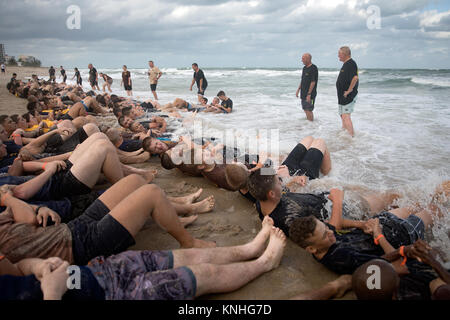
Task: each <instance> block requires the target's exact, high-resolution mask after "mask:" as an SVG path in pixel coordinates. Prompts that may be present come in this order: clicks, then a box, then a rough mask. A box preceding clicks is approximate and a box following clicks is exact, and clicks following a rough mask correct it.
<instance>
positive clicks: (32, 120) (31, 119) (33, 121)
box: [22, 112, 39, 127]
mask: <svg viewBox="0 0 450 320" xmlns="http://www.w3.org/2000/svg"><path fill="white" fill-rule="evenodd" d="M22 117H23V118H24V119H25V121H26V122H27V124H28V126H29V127H32V126H35V125H37V124H39V122H38V121H37V119H36V118H35V117H34V116H33V115H32V114H31V113H29V112H27V113H24V114H23V115H22Z"/></svg>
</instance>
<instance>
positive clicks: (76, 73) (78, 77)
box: [75, 71, 81, 80]
mask: <svg viewBox="0 0 450 320" xmlns="http://www.w3.org/2000/svg"><path fill="white" fill-rule="evenodd" d="M75 76H76V77H77V80H79V79H80V78H81V75H80V71H77V72H75Z"/></svg>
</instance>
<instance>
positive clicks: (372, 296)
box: [351, 240, 450, 300]
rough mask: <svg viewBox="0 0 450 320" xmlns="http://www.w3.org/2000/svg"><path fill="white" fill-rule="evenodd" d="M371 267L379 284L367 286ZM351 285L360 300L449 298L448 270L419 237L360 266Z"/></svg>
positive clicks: (371, 272) (370, 275) (449, 282)
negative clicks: (377, 276) (371, 286)
mask: <svg viewBox="0 0 450 320" xmlns="http://www.w3.org/2000/svg"><path fill="white" fill-rule="evenodd" d="M375 269H376V270H378V275H379V279H380V280H379V286H378V287H375V286H374V287H373V288H372V289H369V288H368V286H367V283H369V282H370V281H371V279H369V278H371V277H373V274H374V270H375ZM351 284H352V289H353V291H354V292H355V294H356V297H357V298H358V299H360V300H450V272H449V270H447V269H446V268H445V267H444V266H443V265H442V264H441V263H440V262H439V261H437V260H436V253H435V252H434V249H432V248H431V247H430V246H429V245H428V244H427V243H426V242H424V241H422V240H418V241H416V242H415V243H414V244H412V245H408V246H403V247H400V248H399V249H397V250H394V251H392V253H390V254H386V255H385V256H383V259H373V260H370V261H368V262H366V263H365V264H363V265H361V266H360V267H359V268H357V269H356V270H355V272H354V273H353V276H352V282H351Z"/></svg>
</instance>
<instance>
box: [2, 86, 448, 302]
mask: <svg viewBox="0 0 450 320" xmlns="http://www.w3.org/2000/svg"><path fill="white" fill-rule="evenodd" d="M14 87H15V88H16V90H17V91H18V92H20V96H22V97H25V96H26V98H27V99H28V100H29V105H28V109H29V116H25V117H23V116H22V117H20V116H17V117H14V119H13V117H8V116H1V117H0V125H1V127H0V139H1V141H2V143H1V147H0V161H1V167H2V168H1V172H2V175H1V176H0V185H1V188H0V194H1V195H0V206H1V207H2V209H3V210H4V211H3V213H1V214H0V287H2V290H1V292H0V299H62V298H64V299H160V300H165V299H193V298H195V297H199V296H202V295H204V294H208V293H219V292H230V291H234V290H236V289H238V288H241V287H242V286H244V285H246V284H247V283H248V282H250V281H252V280H253V279H255V278H257V277H259V276H260V275H262V274H263V273H265V272H268V271H270V270H273V269H275V268H277V267H278V266H279V264H280V262H281V259H282V257H283V252H284V247H285V245H286V237H289V238H290V239H291V240H292V241H293V242H294V243H296V244H297V245H299V247H301V248H303V249H305V250H306V251H308V252H310V253H311V254H312V256H313V257H314V259H315V260H316V261H317V262H319V263H321V264H323V265H324V266H325V267H327V268H328V269H330V270H332V271H334V272H336V273H338V274H340V275H341V276H340V277H339V278H338V279H336V280H334V281H332V282H330V283H327V284H326V285H324V286H323V287H321V288H318V289H314V290H311V291H309V292H304V293H301V294H299V295H298V296H295V297H293V298H296V299H330V298H336V297H340V296H342V295H343V294H344V293H345V292H346V291H348V290H350V289H352V290H353V291H354V292H355V294H356V296H357V297H358V298H360V299H401V300H403V299H421V300H426V299H449V284H450V274H449V271H448V270H446V269H445V268H444V267H443V265H442V264H441V263H440V262H439V260H438V259H437V257H436V252H435V250H434V249H432V248H431V247H430V246H429V245H428V244H427V243H425V242H424V236H425V230H426V229H427V228H430V226H431V225H432V224H433V222H434V221H436V219H438V218H439V217H440V216H442V215H443V214H445V210H443V209H442V208H443V207H445V206H446V205H447V203H446V201H447V197H448V195H449V192H450V182H449V181H446V182H444V183H442V184H441V185H439V186H437V187H436V190H435V193H434V195H433V196H432V198H431V200H430V202H429V203H428V204H426V205H423V204H415V205H413V206H411V207H407V208H397V207H396V206H395V203H396V200H397V199H398V198H399V197H400V195H399V194H397V193H395V192H391V191H386V192H383V193H377V192H373V191H371V190H367V189H366V188H363V187H359V186H347V187H346V188H345V189H344V190H340V189H337V188H333V189H331V190H327V191H324V192H321V193H297V192H291V190H295V188H296V187H298V186H300V187H303V186H305V185H306V184H307V183H308V181H309V180H311V179H318V178H320V174H321V173H322V175H327V174H328V173H329V172H330V170H331V169H332V162H331V157H330V153H329V151H328V149H327V146H326V143H325V141H324V140H322V139H315V138H313V137H306V138H303V139H302V140H301V141H300V142H299V144H298V145H297V146H295V148H294V149H293V150H292V151H291V152H290V153H289V155H288V156H287V158H286V159H284V161H283V163H282V165H281V166H280V167H278V168H276V170H275V168H274V166H273V163H275V162H276V160H277V159H270V157H268V156H267V155H263V154H261V155H248V154H241V152H240V151H239V150H238V149H235V148H229V147H227V146H224V145H221V144H217V143H215V139H214V138H210V139H201V141H197V140H190V139H189V137H182V138H181V139H180V141H177V142H170V143H169V142H167V141H165V140H163V139H162V138H161V137H159V138H158V137H156V136H158V135H162V134H164V132H165V131H166V125H167V123H166V122H165V121H161V119H159V118H158V117H154V119H153V118H152V119H151V121H150V122H149V124H148V128H149V129H148V130H147V129H146V128H141V126H142V127H143V125H142V124H137V125H132V124H128V127H129V129H127V130H122V131H119V132H117V129H116V128H108V127H105V126H102V125H98V121H101V118H96V117H93V116H92V114H96V113H106V112H107V110H108V108H110V109H115V111H116V113H119V112H120V113H128V115H132V117H135V119H138V117H139V115H140V114H142V111H143V109H145V108H149V107H150V106H149V104H151V105H152V106H151V108H154V109H157V110H163V109H164V107H166V108H167V109H172V111H173V112H174V113H176V110H177V109H179V108H178V107H177V106H174V104H176V103H178V102H179V101H174V103H172V104H169V105H166V106H159V107H158V103H157V102H156V101H152V102H150V101H148V102H144V103H140V105H138V103H137V102H134V101H131V100H129V99H125V98H119V97H117V96H110V95H108V94H103V95H97V96H95V94H94V96H89V95H87V94H85V93H84V92H82V90H81V89H80V88H76V87H70V86H67V85H64V84H54V83H48V82H46V83H39V82H38V81H37V82H36V81H33V82H32V83H31V84H30V83H28V84H24V83H22V82H19V86H14ZM180 103H181V102H180ZM61 105H62V106H64V107H67V109H68V110H69V111H68V112H67V116H64V115H60V120H62V121H60V120H58V119H57V118H56V119H55V120H54V122H53V123H52V124H50V125H48V124H47V125H46V126H45V127H46V128H47V129H48V132H46V133H44V131H43V130H41V129H43V128H44V125H42V122H43V121H42V118H45V115H46V114H47V115H48V114H51V112H49V111H48V112H43V111H42V110H43V109H44V110H52V108H54V109H56V110H58V109H62V107H61ZM164 110H165V109H164ZM165 111H167V110H165ZM32 117H33V118H32ZM121 117H124V116H123V114H122V115H121ZM25 118H28V119H25ZM125 120H127V119H125ZM162 120H164V119H162ZM127 121H128V120H127ZM134 121H135V120H134ZM119 122H120V120H119ZM36 125H37V127H35V126H36ZM125 126H126V124H125ZM31 127H34V129H32V130H28V129H30V128H31ZM27 130H28V131H27ZM155 131H156V132H155ZM103 132H104V133H103ZM127 135H128V136H127ZM136 138H137V139H136ZM135 140H137V141H139V143H138V144H136V145H133V146H131V144H130V141H135ZM130 146H131V147H130ZM138 148H139V149H138ZM122 149H125V150H126V151H124V150H122ZM150 154H152V155H153V154H157V155H159V156H160V159H161V164H162V166H163V167H164V168H165V169H169V170H170V169H175V168H176V169H177V170H180V171H182V172H184V173H186V174H189V175H194V176H202V177H205V178H206V179H208V180H209V181H211V182H213V183H215V184H216V185H217V186H218V187H220V188H223V189H226V190H230V191H236V192H237V191H239V192H240V193H241V194H242V195H243V196H244V197H245V198H247V199H248V200H249V201H251V202H253V203H254V204H255V207H256V210H257V212H258V213H259V216H260V218H261V220H262V224H261V230H260V231H259V233H258V234H257V235H256V237H255V238H254V239H253V240H251V241H250V242H248V243H246V244H242V245H240V246H234V247H216V244H215V243H214V242H212V241H204V240H200V239H196V238H194V237H193V236H192V235H191V234H190V233H189V232H188V231H187V230H186V229H185V226H187V225H188V224H191V223H193V222H194V221H195V219H196V218H197V215H198V214H202V213H206V212H210V211H211V210H213V208H214V205H215V202H214V197H212V196H209V197H207V198H205V199H204V200H202V201H198V199H199V198H200V196H201V193H202V190H201V189H200V190H198V191H197V192H195V193H193V194H190V195H187V196H184V197H178V198H174V197H168V196H167V195H166V194H165V193H164V191H163V190H162V189H161V188H160V187H158V186H157V185H156V184H154V183H153V184H150V183H151V182H152V181H153V179H154V177H155V175H156V174H157V172H156V171H155V170H144V169H137V168H134V167H131V166H129V165H127V163H134V162H133V161H138V159H136V158H139V159H148V158H149V156H150ZM143 155H144V156H143ZM130 159H133V160H130ZM130 161H131V162H130ZM104 182H109V184H110V185H111V186H110V187H109V188H107V189H106V190H105V189H104V188H105V187H104ZM98 184H103V186H100V187H99V186H98ZM99 188H100V189H99ZM344 191H345V195H346V197H347V198H346V199H344ZM330 203H331V209H327V208H329V205H330ZM355 203H356V205H355ZM330 211H331V212H330ZM149 217H151V218H153V220H154V221H156V222H157V223H158V224H159V225H161V226H162V227H163V229H164V230H166V231H167V232H168V233H169V234H170V235H171V236H173V237H174V238H175V239H176V240H177V241H178V242H179V244H180V247H181V249H177V250H169V251H127V249H128V248H129V247H130V246H132V245H133V244H134V243H135V240H134V238H135V236H136V235H137V233H138V232H139V231H140V230H141V228H142V227H143V225H144V224H145V223H146V221H147V219H148V218H149ZM350 217H360V218H361V220H355V219H354V218H350ZM267 241H268V243H267ZM69 265H77V266H79V270H80V276H81V279H80V281H81V290H71V289H68V288H67V285H66V282H67V278H68V276H69V275H68V273H67V272H66V270H67V268H68V266H69ZM374 267H375V268H378V269H377V270H379V272H380V284H379V286H376V288H375V289H374V288H369V287H368V286H367V283H368V279H369V278H370V277H371V272H369V271H370V270H373V269H374Z"/></svg>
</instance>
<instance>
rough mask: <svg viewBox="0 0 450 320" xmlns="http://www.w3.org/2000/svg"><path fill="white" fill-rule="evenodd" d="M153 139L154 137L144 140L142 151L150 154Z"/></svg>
mask: <svg viewBox="0 0 450 320" xmlns="http://www.w3.org/2000/svg"><path fill="white" fill-rule="evenodd" d="M152 139H153V138H152V137H147V138H145V139H144V140H142V149H144V151H147V152H150V144H151V143H152ZM150 153H151V152H150Z"/></svg>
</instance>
